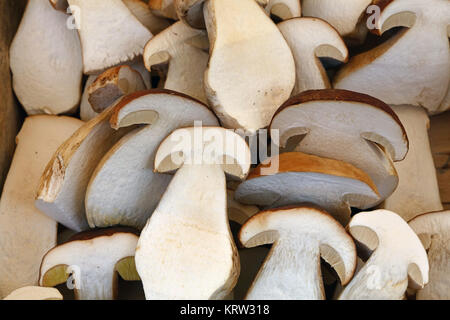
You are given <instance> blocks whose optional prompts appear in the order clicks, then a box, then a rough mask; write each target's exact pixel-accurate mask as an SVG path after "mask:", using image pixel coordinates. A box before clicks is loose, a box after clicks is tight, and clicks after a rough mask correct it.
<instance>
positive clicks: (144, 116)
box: [85, 90, 218, 229]
mask: <svg viewBox="0 0 450 320" xmlns="http://www.w3.org/2000/svg"><path fill="white" fill-rule="evenodd" d="M196 121H198V122H200V123H202V125H204V126H215V125H218V121H217V118H216V117H215V115H214V113H213V112H212V111H211V110H210V109H208V107H207V106H206V105H204V104H202V103H201V102H199V101H197V100H194V99H192V98H190V97H188V96H185V95H182V94H180V93H177V92H174V91H169V90H148V91H142V92H137V93H135V94H132V95H129V96H127V97H126V98H124V99H123V100H122V101H121V102H120V103H118V104H117V105H116V106H115V108H114V112H113V115H112V117H111V120H110V124H111V126H112V127H113V128H114V129H116V130H119V129H120V128H126V127H130V126H133V125H140V126H141V128H140V129H138V130H136V131H135V132H133V133H131V134H129V135H127V136H125V137H124V139H121V140H119V141H118V142H117V143H116V144H115V145H114V146H112V147H111V149H110V150H109V151H108V152H107V153H106V154H105V155H104V156H103V158H102V160H101V161H100V162H99V164H98V166H97V168H96V169H95V171H94V172H93V173H92V176H91V178H90V181H89V185H88V187H87V190H86V197H85V205H86V217H87V220H88V222H89V225H90V226H91V227H92V228H94V227H108V226H114V225H124V226H130V227H135V228H137V229H142V228H143V227H144V226H145V223H146V222H147V220H148V218H149V217H150V215H151V214H152V212H153V211H154V210H155V208H156V206H157V204H158V202H159V200H160V199H161V196H162V195H163V193H164V190H165V189H166V187H167V186H168V184H169V182H170V178H171V177H170V176H169V175H162V174H158V173H155V172H154V171H153V168H152V167H153V161H154V159H155V154H156V151H157V148H158V146H159V144H160V143H161V141H162V140H163V139H164V138H165V137H166V136H167V135H169V134H170V133H171V132H172V131H173V130H175V129H177V128H180V127H186V126H192V125H194V124H195V122H196Z"/></svg>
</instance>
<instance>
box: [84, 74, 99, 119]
mask: <svg viewBox="0 0 450 320" xmlns="http://www.w3.org/2000/svg"><path fill="white" fill-rule="evenodd" d="M97 77H98V75H96V74H94V75H90V76H88V78H87V79H86V83H85V85H84V90H83V94H82V96H81V102H80V119H81V120H83V121H89V120H91V119H93V118H95V117H96V116H98V113H97V112H95V111H94V109H92V106H91V104H90V103H89V93H88V90H89V86H90V85H91V84H92V83H93V82H94V81H95V79H97Z"/></svg>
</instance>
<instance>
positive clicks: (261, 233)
mask: <svg viewBox="0 0 450 320" xmlns="http://www.w3.org/2000/svg"><path fill="white" fill-rule="evenodd" d="M239 239H240V241H241V243H242V244H243V245H244V246H246V247H255V246H260V245H264V244H271V243H273V245H272V249H271V251H270V253H269V255H268V257H267V258H266V261H265V262H264V264H263V266H262V268H261V269H260V271H259V273H258V275H257V276H256V279H255V280H254V282H253V284H252V286H251V288H250V290H249V292H248V293H247V297H246V299H248V300H267V299H270V300H281V299H283V300H287V299H289V300H304V299H308V300H323V299H325V293H324V289H323V283H322V275H321V269H320V257H322V258H323V259H325V261H327V262H328V263H329V264H330V265H331V266H332V267H333V268H334V270H335V271H336V272H337V274H338V276H339V278H340V280H341V282H342V283H343V284H346V283H347V282H348V281H350V279H351V278H352V275H353V272H354V271H355V267H356V248H355V244H354V243H353V240H352V238H351V237H350V236H349V235H348V234H347V233H346V232H345V229H344V228H343V227H342V226H341V225H340V224H339V223H338V222H337V221H335V220H334V219H333V218H332V217H331V216H329V215H328V214H327V213H326V212H324V211H322V210H319V209H316V208H314V207H307V206H301V207H291V208H289V207H288V208H280V209H275V210H269V211H263V212H260V213H258V214H257V215H255V216H253V217H252V218H251V219H250V220H248V221H247V222H246V223H245V225H244V226H243V227H242V229H241V231H240V233H239Z"/></svg>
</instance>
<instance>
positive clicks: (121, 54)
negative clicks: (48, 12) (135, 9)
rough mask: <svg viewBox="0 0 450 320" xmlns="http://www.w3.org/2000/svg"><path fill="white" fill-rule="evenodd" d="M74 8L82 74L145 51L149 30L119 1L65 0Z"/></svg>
mask: <svg viewBox="0 0 450 320" xmlns="http://www.w3.org/2000/svg"><path fill="white" fill-rule="evenodd" d="M68 3H69V4H70V6H74V7H77V8H78V9H77V10H78V12H77V14H75V15H74V18H75V21H76V23H77V24H78V25H79V30H78V33H79V34H80V40H81V47H82V50H83V64H84V73H87V74H90V73H94V72H101V71H103V70H105V69H107V68H109V67H112V66H115V65H118V64H120V63H122V62H126V61H130V60H133V59H134V58H135V57H136V56H139V55H141V54H142V53H143V51H144V46H145V44H146V43H147V41H148V40H150V38H151V37H152V34H151V32H150V31H149V30H148V29H147V28H146V27H145V26H144V25H142V23H140V22H139V20H138V19H137V18H136V17H135V16H134V15H133V14H132V13H131V12H130V10H129V9H128V8H127V6H126V5H125V4H124V3H123V2H122V0H68Z"/></svg>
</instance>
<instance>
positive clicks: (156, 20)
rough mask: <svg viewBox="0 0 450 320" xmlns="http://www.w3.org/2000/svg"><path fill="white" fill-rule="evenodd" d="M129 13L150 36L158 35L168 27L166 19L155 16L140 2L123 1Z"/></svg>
mask: <svg viewBox="0 0 450 320" xmlns="http://www.w3.org/2000/svg"><path fill="white" fill-rule="evenodd" d="M123 3H124V4H125V5H126V6H127V7H128V9H129V10H130V11H131V13H132V14H133V15H134V16H135V17H136V18H137V19H138V20H139V21H140V22H141V23H142V24H143V25H144V26H146V27H147V29H148V30H150V32H151V33H152V34H154V35H155V34H158V33H160V32H161V31H163V30H164V29H165V28H167V27H168V26H170V22H169V21H168V20H167V19H164V18H161V17H157V16H155V15H154V14H153V13H152V11H151V10H150V7H149V6H148V4H147V3H145V2H144V1H142V0H123Z"/></svg>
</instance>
